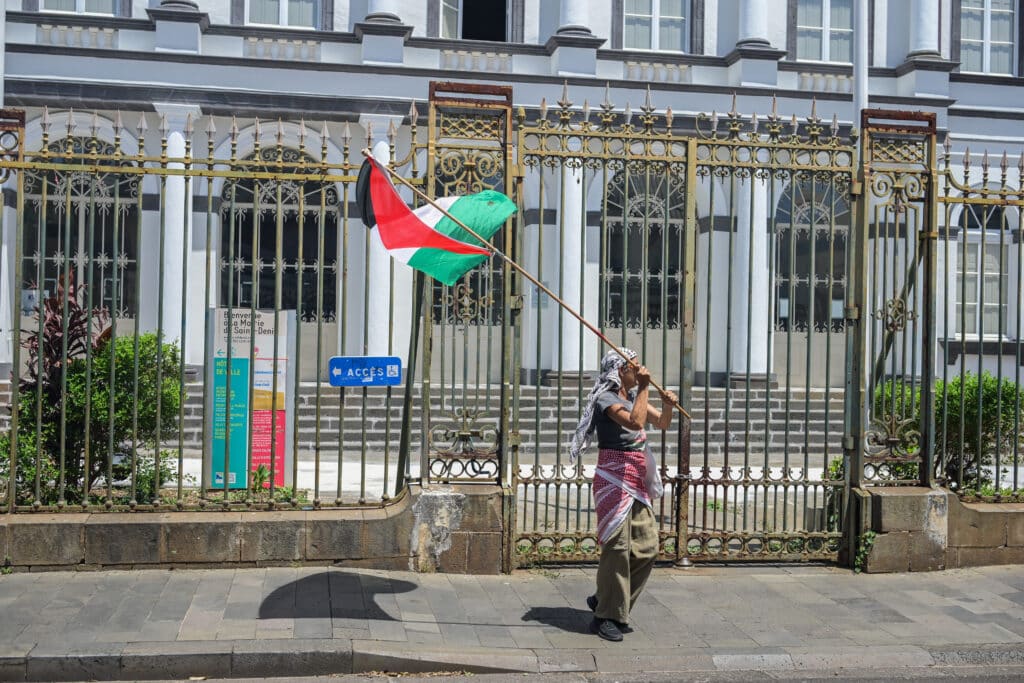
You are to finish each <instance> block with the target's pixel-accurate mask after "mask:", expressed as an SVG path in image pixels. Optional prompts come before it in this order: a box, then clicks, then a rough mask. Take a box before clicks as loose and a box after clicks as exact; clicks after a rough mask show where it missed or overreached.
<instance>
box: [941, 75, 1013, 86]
mask: <svg viewBox="0 0 1024 683" xmlns="http://www.w3.org/2000/svg"><path fill="white" fill-rule="evenodd" d="M949 82H950V83H977V84H978V85H1004V86H1017V87H1020V86H1022V85H1024V77H1021V76H1009V75H1006V76H1003V75H994V74H973V73H963V72H960V71H956V72H953V73H951V74H949Z"/></svg>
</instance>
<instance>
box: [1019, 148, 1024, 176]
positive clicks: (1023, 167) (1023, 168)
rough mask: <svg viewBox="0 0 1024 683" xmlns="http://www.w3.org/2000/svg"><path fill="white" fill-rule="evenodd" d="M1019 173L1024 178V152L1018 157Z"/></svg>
mask: <svg viewBox="0 0 1024 683" xmlns="http://www.w3.org/2000/svg"><path fill="white" fill-rule="evenodd" d="M1017 172H1018V173H1019V174H1020V175H1021V176H1022V177H1024V151H1021V153H1020V155H1019V156H1018V157H1017Z"/></svg>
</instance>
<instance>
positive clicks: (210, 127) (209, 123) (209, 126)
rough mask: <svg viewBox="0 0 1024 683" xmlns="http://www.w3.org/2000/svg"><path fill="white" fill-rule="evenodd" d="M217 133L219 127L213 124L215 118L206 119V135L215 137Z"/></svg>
mask: <svg viewBox="0 0 1024 683" xmlns="http://www.w3.org/2000/svg"><path fill="white" fill-rule="evenodd" d="M216 133H217V126H216V125H214V123H213V116H212V115H210V116H208V117H206V135H207V136H211V137H212V136H213V135H215V134H216Z"/></svg>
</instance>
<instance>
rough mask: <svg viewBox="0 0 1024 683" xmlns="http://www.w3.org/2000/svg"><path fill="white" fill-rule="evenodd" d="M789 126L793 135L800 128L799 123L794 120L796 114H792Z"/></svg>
mask: <svg viewBox="0 0 1024 683" xmlns="http://www.w3.org/2000/svg"><path fill="white" fill-rule="evenodd" d="M790 125H791V126H792V127H793V135H796V132H797V130H799V128H800V122H799V121H797V120H796V114H793V119H792V121H791V122H790Z"/></svg>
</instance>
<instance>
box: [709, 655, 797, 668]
mask: <svg viewBox="0 0 1024 683" xmlns="http://www.w3.org/2000/svg"><path fill="white" fill-rule="evenodd" d="M711 660H712V662H713V663H714V665H715V667H716V668H718V669H720V670H722V671H730V670H732V671H737V670H739V671H757V670H761V669H787V668H790V667H792V666H793V660H792V658H791V657H790V656H789V655H788V654H785V655H784V654H763V655H761V654H721V655H712V657H711Z"/></svg>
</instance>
